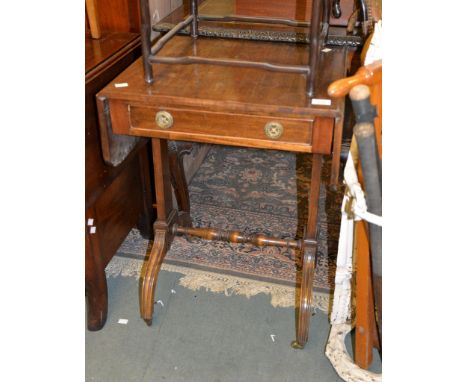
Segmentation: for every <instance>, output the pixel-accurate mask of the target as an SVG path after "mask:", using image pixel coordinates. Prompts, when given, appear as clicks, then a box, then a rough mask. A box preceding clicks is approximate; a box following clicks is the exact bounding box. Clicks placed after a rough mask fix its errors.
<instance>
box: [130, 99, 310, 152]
mask: <svg viewBox="0 0 468 382" xmlns="http://www.w3.org/2000/svg"><path fill="white" fill-rule="evenodd" d="M128 113H129V123H130V130H129V133H130V134H132V135H140V136H146V137H154V138H165V139H174V140H186V141H195V142H206V143H216V144H227V145H235V146H246V147H258V148H271V149H279V150H290V151H297V152H312V138H313V134H312V132H313V129H312V127H313V120H312V119H310V120H307V119H303V120H301V119H292V118H291V119H290V118H276V117H267V116H255V115H246V114H230V113H216V112H205V111H197V110H184V109H173V108H150V107H144V106H132V105H130V106H129V107H128Z"/></svg>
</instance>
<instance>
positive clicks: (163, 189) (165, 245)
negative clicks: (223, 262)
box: [140, 138, 177, 325]
mask: <svg viewBox="0 0 468 382" xmlns="http://www.w3.org/2000/svg"><path fill="white" fill-rule="evenodd" d="M152 146H153V162H154V182H155V189H156V201H157V204H156V206H157V207H156V208H157V220H156V223H154V243H153V248H152V249H151V254H150V257H149V260H148V262H147V263H146V266H145V267H144V268H143V270H142V280H143V281H142V284H141V288H140V314H141V317H142V318H143V319H144V320H145V322H146V323H147V324H148V325H151V324H152V322H153V310H154V292H155V288H156V283H157V279H158V274H159V270H160V269H161V264H162V261H163V260H164V256H165V255H166V251H167V250H168V249H169V247H170V244H171V241H172V238H173V235H172V233H171V232H170V229H171V226H172V224H174V223H175V221H176V218H177V211H176V210H174V209H173V204H172V190H171V175H170V170H169V159H168V147H167V141H166V140H164V139H156V138H153V139H152Z"/></svg>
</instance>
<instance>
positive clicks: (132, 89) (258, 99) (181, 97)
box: [100, 36, 347, 118]
mask: <svg viewBox="0 0 468 382" xmlns="http://www.w3.org/2000/svg"><path fill="white" fill-rule="evenodd" d="M158 55H161V56H185V55H192V56H200V57H210V58H234V59H238V60H252V61H264V62H270V63H277V64H293V65H306V64H307V60H308V47H307V45H303V44H294V43H279V42H263V41H262V42H259V41H250V40H233V39H216V38H206V37H199V38H198V39H196V40H194V39H192V38H190V37H188V36H175V37H174V38H173V39H172V40H170V41H169V42H168V44H167V45H166V46H165V47H164V48H163V49H162V50H161V52H160V53H158ZM346 60H347V49H346V48H343V47H334V48H333V49H331V50H330V51H328V52H321V56H320V62H319V72H318V73H319V74H318V78H317V81H316V94H315V98H319V99H329V97H328V95H327V87H328V85H329V84H330V83H332V82H333V81H335V80H337V79H339V78H343V77H345V74H346V73H345V72H346ZM153 71H154V83H153V84H147V83H146V82H145V81H144V77H143V65H142V60H141V59H139V60H137V61H136V62H135V63H133V64H132V65H131V66H130V67H129V68H127V69H126V70H125V71H124V72H123V73H122V74H120V75H119V76H118V77H117V78H116V79H115V80H114V81H112V82H111V83H110V84H109V85H108V86H106V87H105V88H104V89H103V90H102V91H101V92H100V95H102V96H105V97H108V98H109V99H118V100H125V101H129V102H132V101H133V102H136V103H140V104H145V105H149V106H153V105H154V106H161V105H164V106H168V107H169V106H179V107H180V106H186V107H190V108H192V107H193V108H201V109H203V110H208V111H222V112H242V113H244V114H256V113H262V114H264V115H281V116H283V117H291V118H295V117H296V118H308V117H311V116H324V117H337V116H340V115H341V114H342V112H343V105H342V102H341V100H338V101H337V100H333V99H332V100H331V104H330V105H329V106H321V105H311V100H310V98H308V97H307V95H306V76H305V75H303V74H296V73H279V72H271V71H267V70H263V69H256V68H243V67H231V66H216V65H205V64H190V65H180V64H155V65H153ZM116 83H127V84H128V86H126V87H115V85H114V84H116Z"/></svg>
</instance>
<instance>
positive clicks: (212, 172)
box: [107, 145, 342, 310]
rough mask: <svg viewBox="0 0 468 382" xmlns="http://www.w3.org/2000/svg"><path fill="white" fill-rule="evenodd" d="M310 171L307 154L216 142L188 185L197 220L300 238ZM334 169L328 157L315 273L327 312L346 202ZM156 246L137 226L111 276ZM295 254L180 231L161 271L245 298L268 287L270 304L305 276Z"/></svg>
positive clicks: (129, 270) (128, 271)
mask: <svg viewBox="0 0 468 382" xmlns="http://www.w3.org/2000/svg"><path fill="white" fill-rule="evenodd" d="M310 170H311V161H310V155H302V154H297V155H296V154H294V153H288V152H282V151H273V150H256V149H246V148H235V147H228V146H219V145H216V146H213V147H212V148H211V149H210V151H209V153H208V154H207V156H206V158H205V160H204V162H203V163H202V164H201V166H200V168H199V170H198V172H197V173H196V175H195V176H194V178H193V179H192V181H191V183H190V185H189V192H190V201H191V216H192V220H193V224H194V226H196V227H216V228H220V229H224V230H240V231H242V232H244V233H246V234H255V233H263V234H266V235H272V236H277V237H280V238H283V239H293V238H299V237H301V236H302V232H303V230H304V224H305V221H306V214H307V196H308V181H309V179H310ZM329 172H330V162H329V161H328V160H326V161H324V165H323V167H322V186H321V192H320V203H319V221H318V225H319V229H318V255H317V268H316V271H315V278H314V291H315V292H316V296H314V299H315V300H316V302H317V304H316V306H318V307H320V308H322V309H323V310H328V306H325V305H328V304H329V301H328V300H326V298H325V297H324V298H325V299H324V300H323V301H322V302H321V304H320V302H319V300H320V292H322V293H324V294H323V296H326V295H328V294H329V293H330V291H331V290H332V289H333V286H334V285H333V284H334V276H335V269H336V264H335V262H336V253H337V248H338V235H339V224H340V217H341V213H340V206H341V200H342V190H341V189H340V190H338V191H333V190H331V188H330V187H329V186H328V182H329ZM151 244H152V243H151V242H148V240H145V239H143V238H142V237H141V236H140V235H139V232H138V230H136V229H134V230H132V231H131V232H130V234H129V235H128V237H127V239H126V240H125V241H124V243H123V244H122V246H121V247H120V249H119V250H118V253H117V254H116V256H114V258H113V260H112V261H111V263H109V266H108V267H107V273H108V275H117V274H120V275H124V276H139V275H140V270H141V266H142V263H143V260H144V259H145V257H146V256H147V255H149V253H150V249H151ZM298 255H299V252H298V251H297V250H293V249H286V248H277V247H256V246H253V245H250V244H230V243H224V242H216V241H206V240H202V239H198V238H193V237H176V238H175V239H174V241H173V244H172V246H171V249H170V251H169V252H168V253H167V255H166V258H165V261H164V264H163V267H162V269H166V270H170V271H178V272H181V273H183V274H184V275H185V277H184V278H183V279H182V281H181V284H182V285H185V286H187V287H190V288H192V289H198V288H200V287H206V288H207V289H209V290H212V291H219V292H221V291H224V292H225V293H227V294H229V293H239V294H243V295H247V296H249V295H254V294H257V293H270V294H271V296H272V304H273V305H279V306H290V305H292V304H294V299H295V298H297V290H296V291H295V288H294V287H295V286H296V285H298V283H299V281H300V276H301V274H300V269H301V263H300V259H299V256H298ZM317 292H318V293H317ZM323 296H322V297H323Z"/></svg>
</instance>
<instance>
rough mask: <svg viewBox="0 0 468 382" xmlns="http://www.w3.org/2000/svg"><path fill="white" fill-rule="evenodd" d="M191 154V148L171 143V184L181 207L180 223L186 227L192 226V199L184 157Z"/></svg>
mask: <svg viewBox="0 0 468 382" xmlns="http://www.w3.org/2000/svg"><path fill="white" fill-rule="evenodd" d="M189 153H190V146H188V145H187V146H181V147H179V146H178V145H177V144H176V143H175V142H173V141H169V162H170V168H171V182H172V187H173V188H174V194H175V197H176V200H177V206H178V207H179V221H180V224H182V225H184V226H190V227H191V226H192V219H191V218H190V198H189V192H188V185H187V179H186V178H185V171H184V155H187V154H189Z"/></svg>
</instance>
